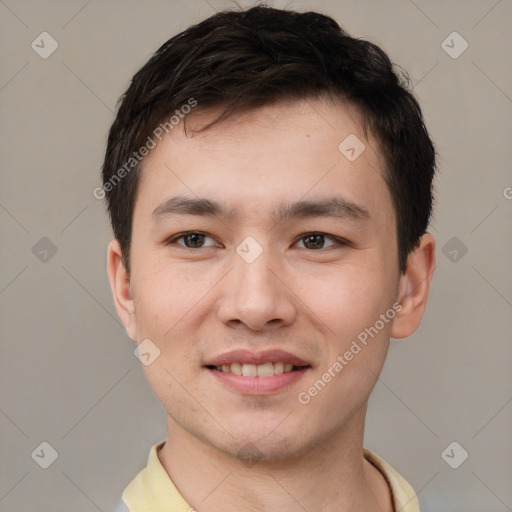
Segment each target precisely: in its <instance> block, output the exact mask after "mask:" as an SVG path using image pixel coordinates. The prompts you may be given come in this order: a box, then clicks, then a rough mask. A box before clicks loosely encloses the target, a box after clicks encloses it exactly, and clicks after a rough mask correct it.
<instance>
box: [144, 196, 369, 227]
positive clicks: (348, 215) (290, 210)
mask: <svg viewBox="0 0 512 512" xmlns="http://www.w3.org/2000/svg"><path fill="white" fill-rule="evenodd" d="M167 215H199V216H210V217H213V216H218V217H225V218H232V217H234V215H235V212H234V210H227V209H226V208H224V207H223V206H222V204H221V203H219V202H217V201H214V200H212V199H206V198H192V197H187V196H176V197H171V198H170V199H166V200H165V201H164V202H163V203H161V204H160V205H159V206H157V207H156V208H155V210H154V211H153V213H152V217H153V218H155V219H157V218H160V217H163V216H167ZM270 217H271V219H272V220H273V221H274V222H276V223H277V222H282V221H284V220H288V219H292V218H306V217H335V218H340V219H352V220H358V221H363V220H368V219H369V218H370V213H369V211H368V210H367V209H366V208H364V207H363V206H360V205H358V204H356V203H354V202H352V201H348V200H347V199H345V198H343V197H341V196H333V197H328V198H325V199H318V200H314V201H297V202H294V203H284V204H280V205H279V206H277V208H276V209H275V210H274V211H273V212H272V214H271V215H270Z"/></svg>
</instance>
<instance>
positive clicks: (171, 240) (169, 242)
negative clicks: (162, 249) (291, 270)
mask: <svg viewBox="0 0 512 512" xmlns="http://www.w3.org/2000/svg"><path fill="white" fill-rule="evenodd" d="M194 234H195V235H204V236H206V237H209V238H211V239H212V240H213V238H212V237H211V236H210V235H208V234H207V233H204V232H202V231H184V232H183V233H178V234H177V235H173V236H172V237H171V238H169V239H167V240H166V242H165V245H180V246H181V247H183V248H184V249H191V250H199V249H206V248H207V247H213V246H212V245H210V246H207V247H195V248H194V247H187V246H186V245H184V244H177V241H178V240H180V239H181V238H184V237H186V236H187V235H194ZM315 235H321V236H323V237H324V238H325V239H326V240H327V239H329V240H331V241H333V242H334V244H335V245H338V246H348V245H350V242H349V241H348V240H345V239H343V238H340V237H337V236H334V235H329V234H328V233H323V232H321V231H311V232H308V233H303V234H302V235H301V236H300V237H299V238H298V239H297V240H296V242H295V244H296V243H298V242H299V241H301V240H302V239H303V238H307V237H309V236H315ZM295 244H294V245H295ZM332 247H334V245H331V246H329V247H322V248H320V249H309V250H310V251H314V252H318V251H322V250H326V249H330V248H332ZM305 249H307V247H305Z"/></svg>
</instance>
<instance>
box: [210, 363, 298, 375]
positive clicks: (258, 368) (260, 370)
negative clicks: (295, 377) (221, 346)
mask: <svg viewBox="0 0 512 512" xmlns="http://www.w3.org/2000/svg"><path fill="white" fill-rule="evenodd" d="M215 368H216V370H218V371H220V372H224V373H234V374H235V375H243V376H244V377H272V376H273V375H281V373H288V372H291V371H292V369H293V364H292V363H286V364H285V363H282V362H277V363H271V362H268V363H263V364H248V363H232V364H223V365H222V366H216V367H215Z"/></svg>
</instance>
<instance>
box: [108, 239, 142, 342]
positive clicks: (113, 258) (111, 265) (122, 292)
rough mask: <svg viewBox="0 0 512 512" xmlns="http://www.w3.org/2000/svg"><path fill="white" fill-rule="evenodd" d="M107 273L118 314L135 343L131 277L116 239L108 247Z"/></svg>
mask: <svg viewBox="0 0 512 512" xmlns="http://www.w3.org/2000/svg"><path fill="white" fill-rule="evenodd" d="M107 273H108V279H109V281H110V288H111V290H112V295H113V297H114V304H115V306H116V311H117V314H118V316H119V318H120V320H121V322H122V323H123V325H124V327H125V329H126V332H127V334H128V336H130V338H132V339H133V340H134V341H135V340H136V337H135V332H136V329H135V327H136V325H135V314H134V303H133V297H132V292H131V286H130V275H129V274H128V272H127V271H126V267H125V264H124V260H123V254H122V251H121V246H120V244H119V242H118V240H117V239H115V238H114V239H113V240H112V241H111V242H110V244H109V245H108V250H107Z"/></svg>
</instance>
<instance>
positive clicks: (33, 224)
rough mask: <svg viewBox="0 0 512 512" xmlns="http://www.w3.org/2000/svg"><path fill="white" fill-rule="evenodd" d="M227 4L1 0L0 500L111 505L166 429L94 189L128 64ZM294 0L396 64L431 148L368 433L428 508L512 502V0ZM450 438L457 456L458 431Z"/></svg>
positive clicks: (6, 504)
mask: <svg viewBox="0 0 512 512" xmlns="http://www.w3.org/2000/svg"><path fill="white" fill-rule="evenodd" d="M269 3H270V4H272V5H275V6H277V7H282V6H284V5H285V3H284V2H269ZM241 4H242V5H243V6H248V5H252V4H253V3H252V2H241ZM230 5H232V3H231V2H229V1H222V2H221V1H215V0H208V1H207V0H189V1H188V2H186V1H184V0H183V1H176V2H171V1H168V0H167V1H163V0H162V1H156V0H152V1H148V2H142V1H138V2H136V1H124V2H123V1H120V0H112V1H105V2H101V1H99V0H92V1H89V2H87V1H86V0H76V1H67V2H58V1H56V0H54V1H48V0H47V1H42V2H37V1H35V0H32V1H28V0H25V1H24V0H5V1H0V16H1V22H0V23H1V26H0V34H1V36H0V38H1V74H0V108H1V115H2V117H1V133H0V145H1V151H2V162H1V164H2V167H1V168H2V187H1V191H0V222H1V231H0V235H1V240H2V245H1V259H0V265H1V276H0V308H1V318H0V326H1V327H0V329H1V335H2V345H1V358H0V379H1V389H0V433H1V445H0V449H1V455H0V510H1V511H9V512H11V511H12V512H14V511H27V512H28V511H36V510H41V511H42V510H45V511H69V510H71V509H72V510H73V511H84V512H94V511H95V510H101V511H105V512H108V511H109V510H111V509H113V508H114V506H115V504H116V503H117V501H118V500H119V497H120V495H121V492H122V490H123V489H124V487H125V486H126V485H127V483H128V482H129V481H130V480H131V479H132V478H133V477H134V476H135V474H136V472H137V471H139V470H140V469H141V468H142V467H143V466H144V465H145V463H146V460H147V455H148V451H149V447H150V446H151V444H153V443H156V442H157V441H160V440H162V439H164V437H165V415H164V410H163V408H162V407H161V406H160V404H159V403H158V402H157V400H156V398H155V397H154V396H153V395H152V392H151V391H150V388H149V386H148V385H147V383H146V381H145V379H144V376H143V373H142V370H141V368H140V363H139V361H138V360H137V359H136V358H135V357H134V354H133V349H134V344H133V342H132V341H131V340H130V339H129V338H128V337H127V335H126V334H125V331H124V329H123V328H122V326H121V325H120V323H119V321H118V319H117V316H116V313H115V310H114V307H113V302H112V299H111V295H110V289H109V286H108V282H107V277H106V272H105V256H106V246H107V243H108V241H109V239H110V236H111V235H110V228H109V226H108V222H107V217H106V214H105V205H104V203H103V202H101V201H98V200H96V199H95V198H94V197H93V194H92V191H93V189H94V188H95V187H97V186H98V185H100V177H99V169H100V166H101V163H102V157H103V152H104V148H105V141H106V135H107V130H108V128H109V126H110V124H111V122H112V120H113V117H114V111H115V105H116V100H117V98H118V97H119V96H120V95H121V93H122V92H124V90H125V89H126V87H127V85H128V83H129V80H130V78H131V77H132V75H133V73H134V72H135V71H136V70H137V69H138V68H139V67H140V66H141V65H143V64H144V63H145V62H146V60H147V59H148V58H149V57H150V55H151V53H152V52H153V51H155V50H156V49H157V48H158V47H159V46H160V45H161V44H162V43H163V42H164V41H166V40H167V39H168V38H169V37H171V36H172V35H174V34H175V33H177V32H178V31H181V30H183V29H184V28H186V27H187V26H189V25H190V24H192V23H196V22H198V21H199V20H201V19H203V18H205V17H207V16H209V15H211V14H213V13H214V11H215V10H219V9H220V8H222V7H228V6H230ZM288 5H289V6H290V7H293V8H298V9H305V8H309V9H318V10H321V11H323V12H325V13H328V14H331V15H333V16H334V17H335V18H336V19H337V20H338V21H339V22H340V23H341V24H342V25H343V26H344V27H345V28H346V29H347V30H348V31H349V32H350V33H351V34H353V35H355V36H358V37H364V38H369V39H370V40H372V41H374V42H376V43H377V44H379V45H381V46H382V48H383V49H384V50H386V51H387V52H389V54H390V56H391V58H392V60H393V61H394V62H396V63H397V64H399V65H401V66H403V67H404V68H405V69H407V70H408V71H409V73H410V75H411V78H412V80H413V84H414V91H415V93H416V95H417V96H418V98H419V100H420V103H421V105H422V108H423V111H424V114H425V117H426V121H427V126H428V128H429V130H430V132H431V134H432V137H433V138H434V140H435V141H436V144H437V150H438V152H439V155H440V159H439V167H440V174H439V177H438V179H437V182H436V189H437V205H436V214H435V219H434V221H433V223H432V226H431V231H432V233H433V234H434V235H435V236H436V238H437V241H438V266H437V270H436V274H435V277H434V280H433V284H432V291H431V298H430V303H429V307H428V310H427V313H426V316H425V319H424V322H423V324H422V326H421V328H420V329H419V330H418V332H417V333H416V334H415V335H414V336H412V337H411V338H409V339H408V340H403V341H393V342H392V346H391V349H390V354H389V359H388V361H387V362H386V365H385V368H384V371H383V373H382V376H381V379H380V380H379V382H378V384H377V386H376V388H375V390H374V392H373V395H372V397H371V399H370V409H369V414H368V426H367V432H366V442H365V445H366V447H367V448H370V449H372V450H374V451H375V452H377V453H378V454H379V455H381V456H382V457H384V458H385V459H386V460H387V461H388V462H389V463H391V464H392V465H393V466H395V468H396V469H397V470H398V471H400V472H401V473H402V474H403V475H404V476H405V477H406V478H407V479H408V480H409V482H410V483H411V484H412V486H413V487H414V488H415V490H416V492H418V494H419V497H420V500H421V501H422V503H427V505H428V506H427V507H426V508H425V510H426V511H427V510H430V511H435V512H445V511H461V512H462V511H464V512H505V511H507V510H512V486H511V485H510V482H511V476H512V439H511V425H512V403H511V401H512V379H511V378H510V368H511V366H512V365H511V363H512V345H511V343H510V339H511V336H510V333H511V332H512V315H511V312H512V272H511V269H510V260H511V248H512V236H511V229H510V219H511V213H512V199H510V198H511V197H512V189H511V188H510V187H512V174H511V172H510V168H511V164H510V162H511V161H512V154H511V141H512V123H511V114H512V74H511V72H510V62H511V55H510V54H511V43H512V41H511V39H512V36H511V34H512V31H511V30H510V26H511V21H512V2H511V1H510V0H500V1H496V0H481V1H451V2H444V1H441V0H436V1H430V2H427V1H422V0H415V1H412V0H387V1H377V0H375V1H363V2H361V1H360V0H347V1H334V0H331V1H328V0H326V1H319V2H312V1H309V2H307V1H292V2H288ZM43 31H46V32H49V33H50V34H51V36H52V37H53V38H54V39H55V40H56V41H57V42H58V45H59V46H58V49H57V50H56V51H55V52H54V53H53V54H52V55H50V56H49V57H48V58H46V59H43V58H41V57H40V56H39V54H38V53H36V51H34V50H33V49H32V47H31V43H32V41H34V40H36V43H37V42H38V41H39V45H40V46H43V44H42V43H41V42H40V40H41V38H38V36H39V34H41V32H43ZM453 31H457V32H458V33H459V34H460V35H461V36H462V37H463V38H464V40H466V41H467V42H468V44H469V47H468V48H467V50H466V51H465V52H464V53H462V54H461V55H460V56H458V58H452V56H450V55H449V54H448V53H447V52H446V51H445V49H443V46H442V42H443V41H444V40H445V39H446V38H447V36H448V35H449V34H451V33H452V32H453ZM452 40H453V42H452ZM461 43H462V41H461V40H460V39H457V38H456V39H453V37H452V38H451V39H450V38H449V39H448V40H447V42H446V43H445V45H449V46H452V47H453V48H451V49H450V51H451V52H452V53H453V52H458V51H460V49H461V48H462V46H461ZM44 46H45V49H46V50H47V49H48V48H49V43H48V40H46V43H44ZM507 187H508V188H507ZM43 237H46V238H47V239H49V240H50V241H51V244H50V243H49V242H48V240H46V239H43V240H42V241H40V240H41V239H42V238H43ZM454 237H455V238H454ZM52 244H53V245H52ZM53 246H55V248H56V249H57V252H56V253H55V254H53V252H52V249H53V251H54V250H55V248H53ZM464 248H467V253H465V254H464ZM45 251H46V252H45ZM43 441H46V442H47V443H49V444H50V445H51V446H52V447H53V448H54V449H55V450H56V451H57V452H58V458H57V459H56V460H55V462H54V463H53V464H52V465H51V466H50V467H49V468H48V469H42V468H41V467H40V466H39V465H38V463H36V461H38V462H41V461H42V459H43V458H44V457H46V458H47V461H48V460H49V459H48V457H49V453H50V452H49V450H48V449H46V452H45V455H44V457H42V456H40V457H39V458H38V457H37V456H36V455H34V457H32V456H31V454H32V453H33V452H34V450H35V449H36V448H38V447H39V445H40V443H41V442H43ZM453 441H456V442H457V443H459V445H460V446H462V447H463V448H464V449H465V450H466V451H467V452H468V453H469V457H468V459H467V460H466V461H465V462H464V463H463V464H462V465H460V467H458V469H452V468H451V467H450V466H449V465H448V464H447V463H446V462H445V460H443V458H442V456H441V453H442V452H443V450H444V449H445V448H446V447H447V446H448V445H449V444H450V443H452V442H453ZM37 453H39V454H40V453H41V452H40V449H39V451H37V450H36V454H37ZM448 453H449V454H450V456H451V461H452V463H453V461H457V460H458V459H459V460H460V457H461V453H462V451H461V448H459V447H458V446H457V447H456V448H455V450H454V451H453V452H451V451H449V452H448ZM445 458H446V457H445Z"/></svg>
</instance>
